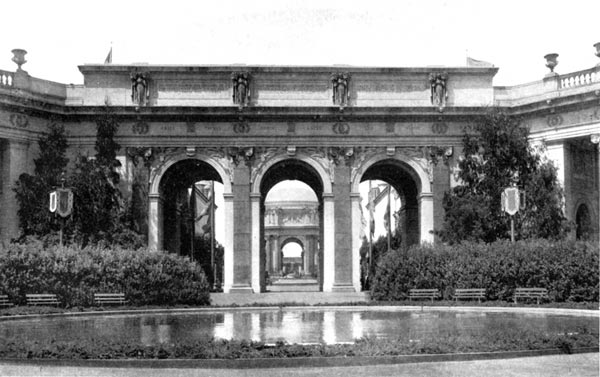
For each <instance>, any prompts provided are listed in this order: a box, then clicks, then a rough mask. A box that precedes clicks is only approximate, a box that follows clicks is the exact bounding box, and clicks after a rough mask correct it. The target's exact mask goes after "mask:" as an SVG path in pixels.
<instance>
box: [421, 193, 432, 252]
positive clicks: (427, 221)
mask: <svg viewBox="0 0 600 377" xmlns="http://www.w3.org/2000/svg"><path fill="white" fill-rule="evenodd" d="M419 214H420V232H421V240H420V241H421V243H424V242H431V243H433V194H432V193H421V194H420V195H419Z"/></svg>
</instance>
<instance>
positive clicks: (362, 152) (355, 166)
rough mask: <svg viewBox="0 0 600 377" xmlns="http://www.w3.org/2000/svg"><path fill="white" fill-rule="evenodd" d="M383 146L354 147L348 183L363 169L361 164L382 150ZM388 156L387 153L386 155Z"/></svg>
mask: <svg viewBox="0 0 600 377" xmlns="http://www.w3.org/2000/svg"><path fill="white" fill-rule="evenodd" d="M383 149H384V148H383V147H357V148H355V154H354V155H355V157H354V160H353V161H352V165H351V170H350V183H352V182H354V180H355V179H356V176H357V175H358V173H360V172H362V171H363V166H364V163H365V161H366V160H368V159H369V158H371V157H373V156H375V155H376V154H377V153H381V152H383ZM388 156H389V155H388Z"/></svg>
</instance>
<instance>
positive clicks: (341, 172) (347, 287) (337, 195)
mask: <svg viewBox="0 0 600 377" xmlns="http://www.w3.org/2000/svg"><path fill="white" fill-rule="evenodd" d="M335 179H336V182H335V184H334V185H333V194H334V206H335V249H334V250H335V261H334V266H335V277H334V284H333V291H334V292H348V291H350V292H354V291H355V288H354V287H353V285H352V278H353V276H352V270H353V263H352V254H353V253H352V206H351V199H350V167H349V166H347V164H345V163H344V162H342V161H340V162H339V163H338V164H337V165H336V166H335Z"/></svg>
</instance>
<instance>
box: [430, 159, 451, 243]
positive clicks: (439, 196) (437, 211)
mask: <svg viewBox="0 0 600 377" xmlns="http://www.w3.org/2000/svg"><path fill="white" fill-rule="evenodd" d="M441 160H442V159H441V158H440V161H439V162H438V163H437V164H436V165H434V167H433V188H432V190H433V229H442V226H443V224H444V206H443V203H444V194H445V193H446V192H447V191H448V190H450V169H449V168H448V165H447V164H446V163H444V162H443V161H441ZM434 239H435V241H436V242H437V241H438V240H437V237H434Z"/></svg>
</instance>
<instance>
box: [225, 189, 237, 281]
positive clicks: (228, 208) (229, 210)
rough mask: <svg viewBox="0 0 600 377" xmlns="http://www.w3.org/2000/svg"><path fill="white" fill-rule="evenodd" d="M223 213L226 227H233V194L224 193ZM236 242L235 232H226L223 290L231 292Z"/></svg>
mask: <svg viewBox="0 0 600 377" xmlns="http://www.w3.org/2000/svg"><path fill="white" fill-rule="evenodd" d="M223 215H224V217H225V229H233V225H234V224H233V219H234V213H233V194H223ZM234 243H235V240H234V235H233V232H231V231H226V232H225V242H224V243H223V248H224V249H225V250H224V255H223V292H225V293H229V292H230V291H231V288H232V287H233V281H234V279H233V245H234Z"/></svg>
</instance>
